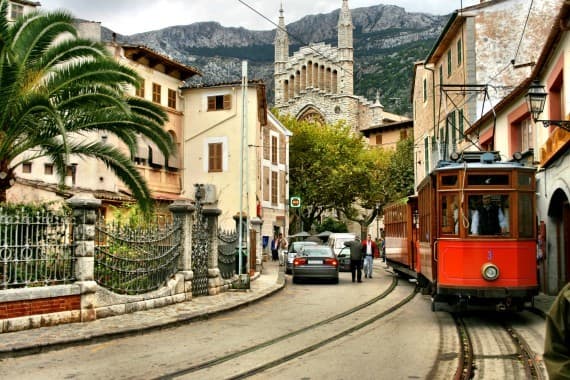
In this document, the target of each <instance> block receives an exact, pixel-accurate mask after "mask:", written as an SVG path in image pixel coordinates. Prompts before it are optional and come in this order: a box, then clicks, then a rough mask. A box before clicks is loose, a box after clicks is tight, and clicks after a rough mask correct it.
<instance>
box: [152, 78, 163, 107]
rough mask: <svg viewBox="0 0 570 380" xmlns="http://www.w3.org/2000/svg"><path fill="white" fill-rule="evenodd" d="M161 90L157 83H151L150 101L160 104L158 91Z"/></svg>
mask: <svg viewBox="0 0 570 380" xmlns="http://www.w3.org/2000/svg"><path fill="white" fill-rule="evenodd" d="M161 90H162V88H161V86H160V85H159V84H156V83H153V84H152V101H153V102H155V103H158V104H160V102H161V99H160V91H161Z"/></svg>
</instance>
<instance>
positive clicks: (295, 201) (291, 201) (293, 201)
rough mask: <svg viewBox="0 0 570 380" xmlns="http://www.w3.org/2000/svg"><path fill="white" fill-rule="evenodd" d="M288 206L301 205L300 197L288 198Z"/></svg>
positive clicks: (297, 206) (295, 206)
mask: <svg viewBox="0 0 570 380" xmlns="http://www.w3.org/2000/svg"><path fill="white" fill-rule="evenodd" d="M289 206H290V207H292V208H299V207H301V197H291V198H289Z"/></svg>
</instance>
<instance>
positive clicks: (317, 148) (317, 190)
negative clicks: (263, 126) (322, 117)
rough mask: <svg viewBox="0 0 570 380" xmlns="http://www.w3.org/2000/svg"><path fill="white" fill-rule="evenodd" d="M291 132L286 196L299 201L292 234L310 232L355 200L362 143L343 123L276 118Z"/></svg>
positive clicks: (360, 172) (360, 169) (360, 171)
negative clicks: (323, 218) (329, 214)
mask: <svg viewBox="0 0 570 380" xmlns="http://www.w3.org/2000/svg"><path fill="white" fill-rule="evenodd" d="M278 117H279V119H280V120H281V122H282V123H283V124H284V125H285V126H286V127H287V128H288V129H289V130H290V131H292V132H293V137H292V138H291V141H290V147H289V152H290V156H289V178H290V182H289V193H290V194H291V196H293V195H297V196H300V197H301V198H302V207H301V209H300V210H299V209H297V210H296V212H295V213H294V214H292V215H291V227H292V229H291V230H292V231H297V230H298V229H299V228H298V226H300V224H301V222H302V226H303V228H302V229H304V230H310V229H311V227H312V226H313V225H314V224H315V222H316V221H317V220H320V217H321V215H323V213H324V212H325V211H328V210H336V209H342V208H347V207H349V205H350V204H351V203H352V202H354V201H355V199H356V198H357V197H358V194H359V189H360V185H359V183H358V182H357V181H356V180H355V179H357V178H360V177H361V176H362V174H363V172H365V171H366V168H365V167H364V166H363V165H361V164H360V159H361V155H362V152H363V149H364V142H363V141H362V138H361V137H360V136H359V135H354V134H353V133H351V132H350V128H349V127H348V126H346V125H345V124H343V123H339V124H335V125H320V124H315V123H309V122H305V121H297V120H295V119H294V118H292V117H290V116H278Z"/></svg>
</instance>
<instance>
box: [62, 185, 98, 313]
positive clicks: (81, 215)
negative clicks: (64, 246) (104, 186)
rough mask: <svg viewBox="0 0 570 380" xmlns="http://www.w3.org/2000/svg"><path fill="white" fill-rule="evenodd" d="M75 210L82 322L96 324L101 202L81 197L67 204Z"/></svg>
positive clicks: (77, 281)
mask: <svg viewBox="0 0 570 380" xmlns="http://www.w3.org/2000/svg"><path fill="white" fill-rule="evenodd" d="M66 203H67V204H68V205H69V206H70V207H71V208H72V209H73V241H74V243H75V257H76V261H75V268H74V269H75V278H76V284H77V285H79V289H80V293H81V321H82V322H87V321H93V320H95V319H96V318H97V315H96V313H95V292H96V290H97V283H96V282H95V277H94V275H95V223H96V221H97V210H98V209H99V207H101V200H99V199H96V198H95V197H94V196H93V195H91V194H77V195H75V196H73V197H71V198H70V199H68V200H67V201H66Z"/></svg>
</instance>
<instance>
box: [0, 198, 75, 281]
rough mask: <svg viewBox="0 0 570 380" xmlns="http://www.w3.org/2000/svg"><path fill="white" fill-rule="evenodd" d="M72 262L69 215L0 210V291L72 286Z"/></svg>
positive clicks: (72, 252) (73, 279) (43, 211)
mask: <svg viewBox="0 0 570 380" xmlns="http://www.w3.org/2000/svg"><path fill="white" fill-rule="evenodd" d="M74 263H75V255H74V249H73V245H72V221H71V218H70V216H69V215H67V214H65V213H61V214H58V213H54V212H51V211H47V210H41V211H32V212H30V211H28V210H24V209H22V210H12V209H11V210H6V209H2V208H0V289H10V288H26V287H36V286H49V285H61V284H68V283H72V282H74V281H75V276H74Z"/></svg>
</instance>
